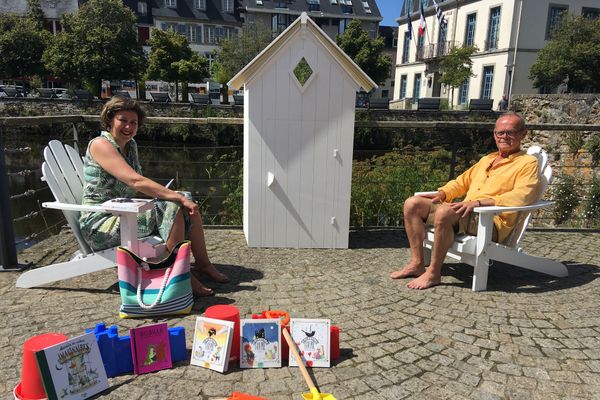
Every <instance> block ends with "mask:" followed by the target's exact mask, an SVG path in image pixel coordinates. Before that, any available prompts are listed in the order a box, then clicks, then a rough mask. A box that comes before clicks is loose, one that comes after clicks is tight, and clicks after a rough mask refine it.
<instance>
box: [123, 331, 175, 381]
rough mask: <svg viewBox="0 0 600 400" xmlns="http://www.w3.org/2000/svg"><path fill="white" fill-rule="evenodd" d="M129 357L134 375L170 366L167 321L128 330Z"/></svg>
mask: <svg viewBox="0 0 600 400" xmlns="http://www.w3.org/2000/svg"><path fill="white" fill-rule="evenodd" d="M129 336H130V337H131V358H132V360H133V372H134V373H135V374H136V375H140V374H145V373H148V372H152V371H159V370H161V369H167V368H171V367H172V366H173V364H172V362H171V345H170V344H169V329H168V326H167V323H166V322H164V323H161V324H152V325H144V326H140V327H138V328H133V329H130V330H129Z"/></svg>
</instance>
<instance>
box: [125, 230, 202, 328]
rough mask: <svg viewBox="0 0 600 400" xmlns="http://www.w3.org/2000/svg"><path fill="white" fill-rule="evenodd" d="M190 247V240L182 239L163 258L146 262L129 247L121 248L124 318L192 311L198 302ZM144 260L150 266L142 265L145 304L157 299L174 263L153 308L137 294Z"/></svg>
mask: <svg viewBox="0 0 600 400" xmlns="http://www.w3.org/2000/svg"><path fill="white" fill-rule="evenodd" d="M190 251H191V249H190V242H189V241H185V242H181V243H180V244H178V245H177V246H175V248H174V249H173V251H172V252H171V254H170V255H169V256H168V257H167V258H165V259H164V260H163V261H161V262H159V263H150V262H148V263H146V262H144V261H143V260H142V259H141V258H139V257H138V256H137V255H135V254H133V253H132V252H131V251H129V250H128V249H127V248H125V247H119V248H117V269H118V275H119V290H120V292H121V303H122V304H121V309H120V313H119V314H120V316H121V318H136V317H148V316H157V315H169V314H187V313H189V312H190V311H191V309H192V306H193V304H194V298H193V296H192V285H191V283H190ZM144 264H146V265H147V266H148V267H147V268H141V274H142V281H141V300H142V303H143V304H145V305H151V304H153V303H154V302H155V300H156V298H157V296H158V294H159V292H160V288H161V286H162V283H163V280H164V277H165V273H166V271H167V268H169V267H172V268H171V270H170V272H169V277H168V279H167V281H166V284H165V288H164V290H163V293H162V296H161V298H160V301H159V302H158V303H157V304H156V305H155V306H153V307H151V308H148V307H142V306H141V305H140V304H139V302H138V298H137V287H138V274H139V273H140V272H139V269H140V267H141V266H142V265H144ZM148 268H149V269H148Z"/></svg>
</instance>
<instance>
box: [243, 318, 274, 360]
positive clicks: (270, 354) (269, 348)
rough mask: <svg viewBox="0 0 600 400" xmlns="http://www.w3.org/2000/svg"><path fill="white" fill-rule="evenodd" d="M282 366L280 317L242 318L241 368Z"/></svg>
mask: <svg viewBox="0 0 600 400" xmlns="http://www.w3.org/2000/svg"><path fill="white" fill-rule="evenodd" d="M271 367H281V328H280V326H279V319H242V320H240V368H271Z"/></svg>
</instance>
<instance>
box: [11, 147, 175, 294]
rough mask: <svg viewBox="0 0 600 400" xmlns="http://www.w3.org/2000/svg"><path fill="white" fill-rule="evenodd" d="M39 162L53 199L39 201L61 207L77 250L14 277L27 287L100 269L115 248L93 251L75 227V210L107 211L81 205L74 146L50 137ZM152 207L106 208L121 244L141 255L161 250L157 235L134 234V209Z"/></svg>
mask: <svg viewBox="0 0 600 400" xmlns="http://www.w3.org/2000/svg"><path fill="white" fill-rule="evenodd" d="M44 159H45V161H44V163H43V164H42V180H44V181H46V182H47V183H48V186H49V187H50V190H51V191H52V194H53V195H54V198H55V199H56V201H54V202H48V203H43V204H42V205H43V206H44V207H46V208H54V209H59V210H62V212H63V213H64V215H65V218H66V220H67V223H68V224H69V227H70V228H71V230H72V231H73V234H74V235H75V237H76V238H77V242H78V243H79V248H80V250H79V251H77V252H76V253H75V254H74V256H73V258H72V259H71V261H68V262H62V263H57V264H52V265H48V266H46V267H40V268H35V269H32V270H30V271H27V272H25V273H23V274H22V275H21V276H19V278H18V279H17V283H16V286H17V287H20V288H31V287H35V286H41V285H45V284H47V283H51V282H55V281H60V280H63V279H68V278H73V277H76V276H80V275H85V274H88V273H91V272H96V271H101V270H103V269H106V268H111V267H114V266H115V265H116V262H115V248H111V249H106V250H102V251H97V252H94V251H92V250H91V249H90V247H89V246H88V245H87V243H86V242H85V241H84V240H83V237H82V236H81V232H80V229H79V213H80V212H82V211H108V210H105V209H104V208H103V206H101V205H98V206H83V205H81V199H82V196H83V181H84V180H83V161H82V158H81V156H80V155H79V153H78V152H77V150H75V149H74V148H73V147H71V146H69V145H63V144H62V143H61V142H59V141H58V140H52V141H50V143H48V146H46V148H45V149H44ZM150 207H152V204H151V201H150V200H148V201H147V203H146V205H144V206H142V207H141V208H138V210H137V211H133V212H131V211H108V212H111V213H113V214H115V215H120V216H121V245H122V246H126V247H128V248H129V249H131V250H132V251H133V252H134V253H136V254H141V255H142V256H143V257H148V258H151V257H156V256H158V255H160V254H161V253H162V252H164V251H165V245H164V243H163V242H162V240H161V239H160V238H159V237H156V236H150V237H147V238H144V239H141V240H138V238H137V219H136V215H137V212H138V211H140V212H141V211H144V210H146V209H148V208H150Z"/></svg>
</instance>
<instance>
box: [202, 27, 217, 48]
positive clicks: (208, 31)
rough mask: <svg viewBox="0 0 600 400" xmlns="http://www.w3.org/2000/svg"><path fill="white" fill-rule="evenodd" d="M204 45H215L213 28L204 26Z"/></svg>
mask: <svg viewBox="0 0 600 400" xmlns="http://www.w3.org/2000/svg"><path fill="white" fill-rule="evenodd" d="M204 43H206V44H214V43H216V39H215V27H214V26H207V25H204Z"/></svg>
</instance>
